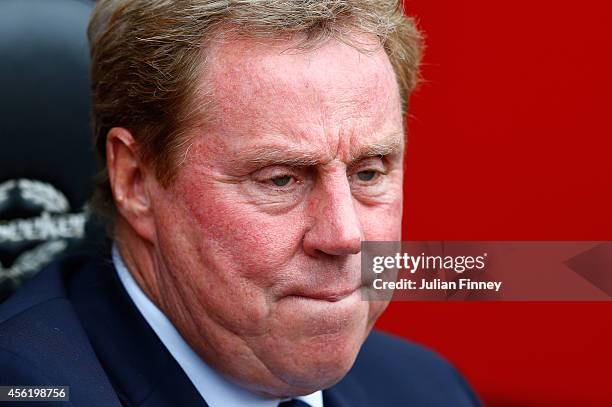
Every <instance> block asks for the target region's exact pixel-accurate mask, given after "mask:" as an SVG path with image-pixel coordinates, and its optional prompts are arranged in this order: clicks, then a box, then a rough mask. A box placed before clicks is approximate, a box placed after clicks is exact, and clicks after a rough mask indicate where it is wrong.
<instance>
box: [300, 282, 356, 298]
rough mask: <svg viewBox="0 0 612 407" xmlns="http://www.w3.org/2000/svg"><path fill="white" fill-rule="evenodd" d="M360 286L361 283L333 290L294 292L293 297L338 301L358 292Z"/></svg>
mask: <svg viewBox="0 0 612 407" xmlns="http://www.w3.org/2000/svg"><path fill="white" fill-rule="evenodd" d="M360 288H361V285H360V286H357V287H347V288H341V289H333V290H317V291H312V292H311V291H308V292H306V291H304V292H297V293H295V294H292V295H291V297H297V298H304V299H307V300H315V301H326V302H338V301H342V300H343V299H345V298H347V297H350V296H351V295H353V294H354V293H356V292H358V291H359V289H360Z"/></svg>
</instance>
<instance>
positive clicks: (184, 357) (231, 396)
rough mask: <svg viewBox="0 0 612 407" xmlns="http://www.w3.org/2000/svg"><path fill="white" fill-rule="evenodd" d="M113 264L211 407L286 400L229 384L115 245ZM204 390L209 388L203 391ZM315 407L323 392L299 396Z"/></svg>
mask: <svg viewBox="0 0 612 407" xmlns="http://www.w3.org/2000/svg"><path fill="white" fill-rule="evenodd" d="M113 263H114V265H115V269H116V270H117V274H118V275H119V280H120V281H121V284H123V287H124V288H125V291H127V293H128V295H129V296H130V298H131V299H132V301H133V302H134V304H135V305H136V308H138V311H140V313H141V314H142V316H143V317H144V319H145V320H146V321H147V322H148V324H149V325H150V326H151V328H152V329H153V331H155V333H156V334H157V336H158V337H159V339H160V340H161V341H162V343H163V344H164V346H165V347H166V348H167V349H168V351H169V352H170V354H171V355H172V357H174V359H175V360H176V361H177V363H178V364H179V365H180V366H181V368H182V369H183V370H184V371H185V374H186V375H187V377H188V378H189V380H191V382H192V383H193V385H194V386H195V388H196V390H197V391H198V393H200V395H201V396H202V398H203V399H204V400H205V401H206V403H207V404H208V405H209V406H210V407H277V406H278V404H279V403H280V402H281V401H283V400H280V399H266V398H263V397H260V396H258V395H256V394H253V393H251V392H250V391H248V390H246V389H244V388H242V387H240V386H238V385H236V384H234V383H232V382H230V381H228V380H227V379H226V378H224V377H223V376H221V375H220V374H219V373H217V372H216V371H215V370H213V369H212V368H211V367H210V366H208V365H207V364H206V363H204V361H203V360H202V358H200V357H199V356H198V355H197V354H196V353H195V352H194V350H193V349H191V347H190V346H189V345H188V344H187V342H185V340H184V339H183V338H182V337H181V334H179V332H178V331H177V330H176V328H175V327H174V325H172V323H171V322H170V320H169V319H168V318H167V317H166V316H165V315H164V314H163V313H162V312H161V311H160V309H159V308H157V306H156V305H155V304H153V302H152V301H151V300H150V299H149V298H148V297H147V296H146V294H145V293H144V292H143V291H142V290H141V288H140V287H139V286H138V284H137V283H136V281H135V280H134V278H133V277H132V275H131V274H130V272H129V271H128V269H127V267H126V266H125V264H124V263H123V259H122V258H121V255H120V254H119V250H117V247H116V246H115V245H113ZM204 389H206V390H205V391H204ZM296 398H298V399H300V400H302V401H304V402H306V403H308V404H309V405H310V406H312V407H323V393H322V392H321V391H317V392H315V393H312V394H309V395H307V396H302V397H296Z"/></svg>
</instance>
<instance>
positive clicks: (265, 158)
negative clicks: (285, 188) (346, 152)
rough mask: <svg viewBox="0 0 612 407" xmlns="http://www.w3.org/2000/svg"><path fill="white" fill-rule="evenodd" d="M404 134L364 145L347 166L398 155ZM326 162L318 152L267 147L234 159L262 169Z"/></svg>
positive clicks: (353, 154) (250, 151) (386, 137)
mask: <svg viewBox="0 0 612 407" xmlns="http://www.w3.org/2000/svg"><path fill="white" fill-rule="evenodd" d="M403 146H404V134H403V133H401V132H395V133H391V134H389V135H387V136H385V137H383V138H382V139H381V140H379V141H378V142H376V143H370V144H364V145H362V146H359V148H358V149H357V150H355V151H351V154H350V162H349V163H348V164H349V165H351V164H354V163H355V162H358V161H360V160H363V159H365V158H370V157H377V156H380V157H383V156H387V155H392V154H398V153H401V152H402V151H403ZM327 160H328V157H324V156H322V155H321V153H320V152H314V151H307V150H304V149H303V148H300V147H299V146H298V147H293V146H281V145H276V144H274V145H268V146H257V147H251V148H248V149H247V150H246V151H244V152H242V153H240V154H239V155H238V157H236V158H235V160H233V161H235V165H236V166H237V167H239V168H251V167H254V168H263V167H267V166H271V165H287V166H290V167H308V166H315V165H317V164H321V163H322V162H325V161H327Z"/></svg>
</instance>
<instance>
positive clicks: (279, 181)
mask: <svg viewBox="0 0 612 407" xmlns="http://www.w3.org/2000/svg"><path fill="white" fill-rule="evenodd" d="M291 178H293V177H291V176H290V175H283V176H282V177H276V178H272V180H271V181H272V182H273V183H274V185H276V186H277V187H284V186H286V185H287V184H288V183H289V182H291Z"/></svg>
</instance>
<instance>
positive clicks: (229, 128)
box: [206, 36, 402, 144]
mask: <svg viewBox="0 0 612 407" xmlns="http://www.w3.org/2000/svg"><path fill="white" fill-rule="evenodd" d="M354 40H355V41H354V43H359V44H361V45H362V46H363V49H357V48H355V47H354V46H351V45H348V44H346V43H343V42H341V41H338V40H333V39H331V40H328V41H326V42H324V43H322V44H319V45H318V46H315V47H313V48H310V49H306V50H298V49H296V48H295V47H294V46H295V43H291V42H289V41H288V40H272V39H252V38H241V39H235V40H232V41H227V42H220V43H218V44H214V45H212V46H211V47H210V49H209V65H208V69H207V75H208V78H207V81H206V82H207V86H210V87H211V88H212V92H213V95H212V97H213V100H214V104H215V106H216V109H218V112H217V113H218V114H217V115H216V116H217V118H218V120H217V121H216V123H215V126H216V129H217V130H218V131H219V132H221V133H224V135H225V136H228V137H229V136H232V135H236V136H237V135H241V136H245V135H250V136H255V135H257V136H259V139H261V137H264V135H265V137H267V138H274V137H279V138H282V139H284V140H285V141H288V140H292V141H294V142H300V141H303V142H307V143H309V144H312V143H317V142H318V141H329V138H330V137H331V138H336V139H338V138H339V137H340V136H342V135H345V136H348V137H352V136H353V135H354V134H356V133H358V134H359V135H360V136H362V137H367V136H368V135H370V134H375V133H385V134H388V133H390V132H393V131H397V130H398V129H401V127H402V115H401V102H400V96H399V88H398V86H397V81H396V79H395V74H394V72H393V68H392V66H391V64H390V62H389V59H388V57H387V55H386V53H385V52H384V50H383V48H382V47H381V46H380V45H379V44H378V43H377V40H376V39H375V38H374V37H367V36H362V37H356V38H354ZM360 48H361V47H360ZM364 49H365V50H364ZM243 138H244V140H243V142H245V143H247V142H248V143H250V142H252V140H251V141H249V139H252V137H243ZM336 141H339V140H336Z"/></svg>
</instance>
